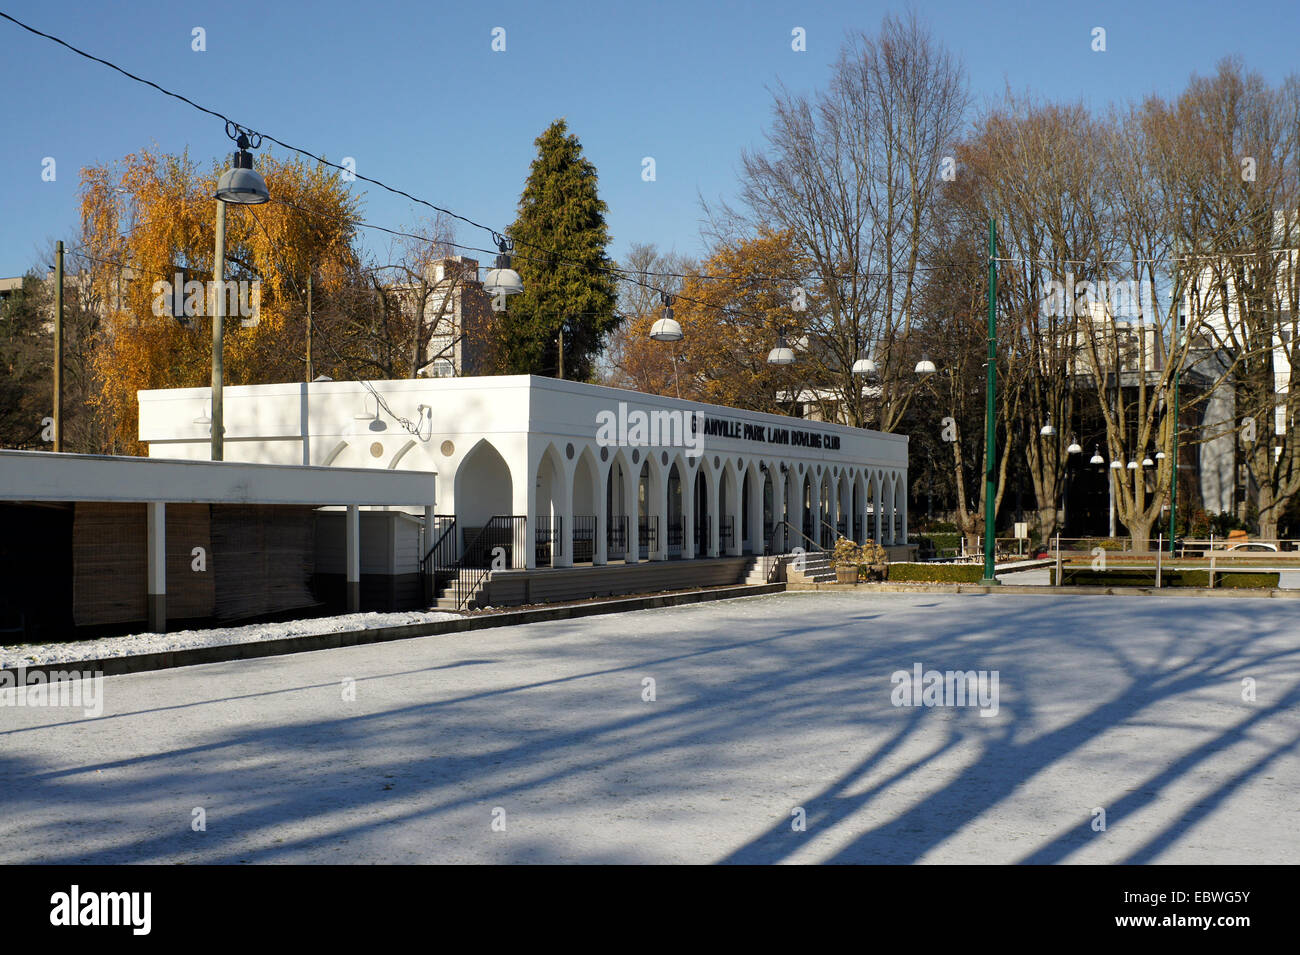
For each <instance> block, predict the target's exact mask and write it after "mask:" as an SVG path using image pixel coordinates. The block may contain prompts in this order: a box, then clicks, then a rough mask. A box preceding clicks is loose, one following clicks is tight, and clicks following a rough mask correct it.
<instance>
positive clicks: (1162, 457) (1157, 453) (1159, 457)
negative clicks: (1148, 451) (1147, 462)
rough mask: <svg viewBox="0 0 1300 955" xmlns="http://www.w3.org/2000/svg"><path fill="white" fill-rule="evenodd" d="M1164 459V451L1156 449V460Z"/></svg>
mask: <svg viewBox="0 0 1300 955" xmlns="http://www.w3.org/2000/svg"><path fill="white" fill-rule="evenodd" d="M1164 459H1165V453H1164V452H1163V451H1157V452H1156V460H1157V461H1163V460H1164Z"/></svg>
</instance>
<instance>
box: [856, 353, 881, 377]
mask: <svg viewBox="0 0 1300 955" xmlns="http://www.w3.org/2000/svg"><path fill="white" fill-rule="evenodd" d="M875 373H876V363H875V362H874V361H872V360H871V359H870V358H865V357H864V358H859V359H858V360H857V361H855V362H854V363H853V374H855V375H860V376H862V377H864V378H870V377H871V376H872V375H874V374H875Z"/></svg>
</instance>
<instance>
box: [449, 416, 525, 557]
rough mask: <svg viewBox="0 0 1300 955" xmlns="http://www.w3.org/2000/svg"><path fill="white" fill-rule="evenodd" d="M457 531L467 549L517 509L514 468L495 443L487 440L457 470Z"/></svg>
mask: <svg viewBox="0 0 1300 955" xmlns="http://www.w3.org/2000/svg"><path fill="white" fill-rule="evenodd" d="M454 494H455V497H454V503H455V508H456V527H457V529H458V535H457V536H458V537H459V538H460V547H461V548H462V552H463V548H464V547H465V546H466V545H467V544H469V543H470V542H471V541H473V540H474V538H475V537H477V536H478V534H479V532H480V531H482V529H483V528H484V527H486V526H487V523H488V521H490V520H491V519H492V518H493V517H495V516H497V515H501V516H508V515H509V514H510V513H511V509H512V508H513V507H514V499H515V498H514V482H513V481H512V480H511V478H510V466H509V465H508V464H506V461H505V458H503V457H501V453H500V452H499V451H497V449H496V448H494V447H493V446H492V444H491V442H489V441H486V440H483V441H480V442H479V443H478V444H476V445H474V448H473V450H471V451H470V453H469V454H467V455H466V456H465V460H463V461H461V463H460V467H458V468H456V482H455V490H454Z"/></svg>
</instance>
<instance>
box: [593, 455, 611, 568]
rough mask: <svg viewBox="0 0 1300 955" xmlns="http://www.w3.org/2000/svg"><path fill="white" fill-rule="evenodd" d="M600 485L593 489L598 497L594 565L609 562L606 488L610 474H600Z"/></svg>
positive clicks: (599, 565) (602, 564) (600, 565)
mask: <svg viewBox="0 0 1300 955" xmlns="http://www.w3.org/2000/svg"><path fill="white" fill-rule="evenodd" d="M599 477H600V478H601V480H600V483H599V486H598V487H597V488H595V489H594V490H593V492H592V493H593V494H594V495H595V497H596V539H595V541H593V542H592V553H591V563H592V566H594V567H604V566H605V565H606V564H608V563H609V510H608V508H607V506H606V504H607V501H606V500H605V488H606V487H608V485H609V474H608V473H605V474H604V475H599Z"/></svg>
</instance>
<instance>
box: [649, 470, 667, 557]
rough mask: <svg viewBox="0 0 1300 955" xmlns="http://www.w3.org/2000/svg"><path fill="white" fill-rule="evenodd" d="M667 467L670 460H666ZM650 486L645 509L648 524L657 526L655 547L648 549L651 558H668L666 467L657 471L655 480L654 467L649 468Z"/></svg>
mask: <svg viewBox="0 0 1300 955" xmlns="http://www.w3.org/2000/svg"><path fill="white" fill-rule="evenodd" d="M668 465H669V467H671V466H672V462H671V461H669V462H668ZM650 470H651V474H650V486H649V488H647V494H646V504H647V505H648V507H647V508H646V510H647V511H648V513H649V516H650V526H651V527H655V526H656V525H657V526H658V531H657V534H658V537H657V539H656V540H655V547H654V549H653V550H651V551H650V559H651V560H667V559H668V474H669V471H668V468H664V469H663V470H661V471H660V472H659V477H658V479H657V480H656V479H655V475H654V468H651V469H650Z"/></svg>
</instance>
